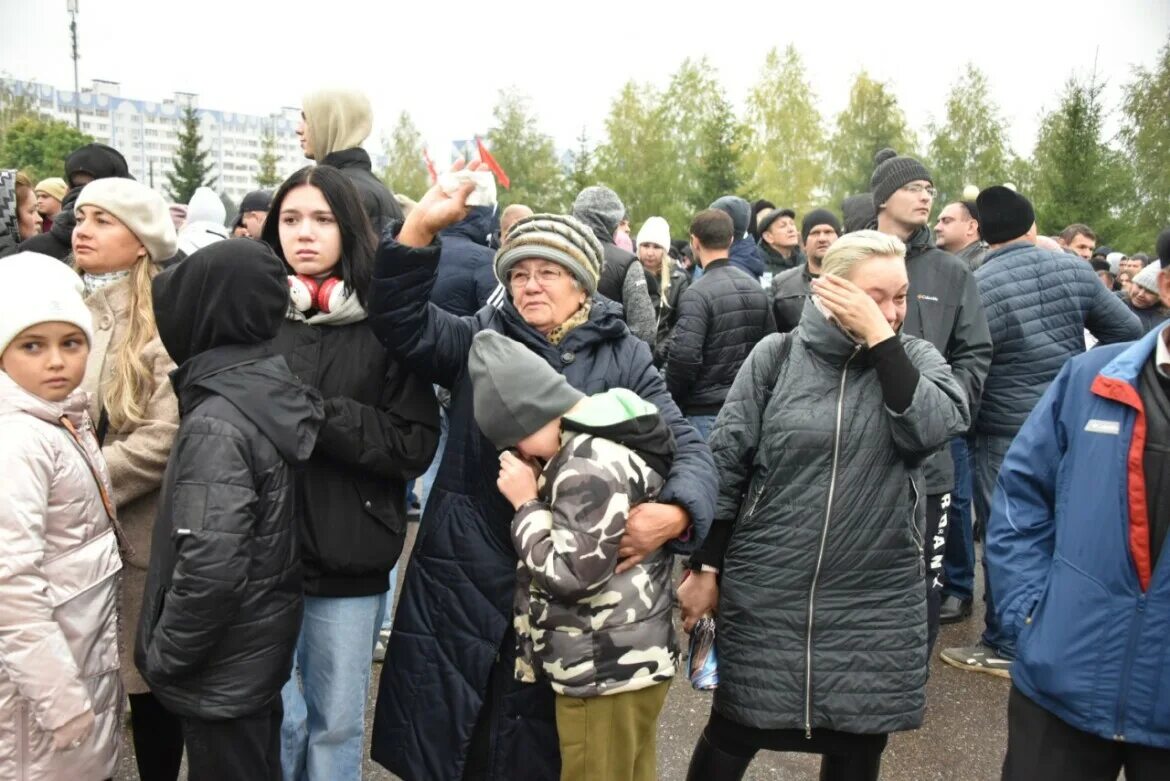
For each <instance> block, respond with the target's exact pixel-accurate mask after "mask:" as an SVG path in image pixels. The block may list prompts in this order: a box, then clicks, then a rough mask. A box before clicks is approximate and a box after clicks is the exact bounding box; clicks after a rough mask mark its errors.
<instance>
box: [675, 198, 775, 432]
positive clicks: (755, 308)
mask: <svg viewBox="0 0 1170 781" xmlns="http://www.w3.org/2000/svg"><path fill="white" fill-rule="evenodd" d="M745 222H746V217H745ZM734 234H735V228H734V225H733V223H732V221H731V217H729V216H728V215H727V213H726V212H724V211H722V210H720V209H706V210H704V211H701V212H699V213H698V214H697V215H695V219H694V220H693V221H692V222H691V230H690V235H691V251H692V252H694V254H695V257H696V258H697V259H698V261H699V263H700V264H701V265H702V266H703V276H701V277H699V279H697V280H695V281H694V282H693V283H691V286H690V287H689V288H687V289H686V290H685V291H684V292H683V294H682V296H681V297H680V298H679V302H678V320H677V322H676V323H675V326H674V334H673V336H672V337H671V344H670V353H669V355H668V356H667V359H666V367H665V369H663V372H662V376H663V379H665V380H666V387H667V389H668V390H669V391H670V395H671V396H673V397H674V400H675V402H676V403H677V404H678V406H679V409H681V410H682V413H683V414H684V415H686V416H687V419H688V420H690V421H691V424H692V425H694V427H695V428H696V429H698V430H699V433H700V434H701V435H702V436H703V439H706V438H707V437H708V435H709V434H710V433H711V426H712V425H714V423H715V416H716V415H718V414H719V410H720V409H721V408H722V407H723V400H724V399H725V398H727V392H728V391H729V390H731V383H732V381H734V380H735V375H736V373H738V372H739V367H740V366H741V365H742V364H743V362H744V361H745V360H747V357H748V354H749V353H750V352H751V351H752V348H753V347H755V346H756V343H757V342H759V341H760V340H761V339H763V338H764V337H765V336H767V335H768V334H770V333H772V332H774V331H775V330H776V323H775V321H773V320H772V309H771V307H770V306H769V305H768V295H767V294H766V293H765V292H764V291H763V289H762V288H761V287H760V283H759V282H758V281H756V280H755V279H753V278H752V277H751V275H749V274H747V273H746V272H744V271H742V270H741V269H739V268H736V267H735V266H732V265H731V261H730V260H729V259H728V251H729V249H730V248H731V245H732V239H733V237H734Z"/></svg>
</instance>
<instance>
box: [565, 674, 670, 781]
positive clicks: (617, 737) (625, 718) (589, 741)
mask: <svg viewBox="0 0 1170 781" xmlns="http://www.w3.org/2000/svg"><path fill="white" fill-rule="evenodd" d="M669 690H670V681H664V682H662V683H659V684H655V685H654V686H651V687H649V688H646V689H639V690H637V691H632V692H624V693H622V694H609V695H605V696H603V697H588V698H581V697H566V696H564V695H561V694H558V695H557V734H558V735H559V737H560V743H561V781H656V779H657V778H658V747H657V736H658V714H659V713H660V712H661V711H662V704H663V703H664V702H666V693H667V691H669Z"/></svg>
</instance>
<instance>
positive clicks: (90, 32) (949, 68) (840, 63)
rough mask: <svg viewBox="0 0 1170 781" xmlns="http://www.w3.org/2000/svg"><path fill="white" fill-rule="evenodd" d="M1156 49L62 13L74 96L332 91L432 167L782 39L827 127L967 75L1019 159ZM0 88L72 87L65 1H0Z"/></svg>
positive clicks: (1049, 2)
mask: <svg viewBox="0 0 1170 781" xmlns="http://www.w3.org/2000/svg"><path fill="white" fill-rule="evenodd" d="M440 9H441V10H440ZM721 14H724V15H726V17H725V18H722V17H721V16H720V15H721ZM1168 35H1170V0H1104V1H1102V0H1064V1H1061V0H1036V1H1033V0H979V1H978V2H946V1H945V0H944V2H920V1H919V0H904V1H901V2H899V0H887V2H879V1H877V0H867V1H866V2H864V3H860V2H850V3H842V2H832V1H831V0H828V1H824V2H806V3H795V4H789V3H742V2H741V3H738V4H737V3H726V2H694V1H693V0H675V2H671V3H661V2H637V1H636V0H625V1H624V2H611V0H595V1H594V2H581V1H580V0H578V1H577V2H573V3H565V2H529V1H528V0H511V1H510V2H509V1H508V0H503V1H500V0H497V2H492V3H474V4H473V3H466V2H462V0H446V1H445V2H401V1H399V2H350V1H348V0H333V2H325V3H306V4H301V3H290V2H261V1H259V0H251V2H249V0H243V1H241V0H233V1H232V2H228V1H227V0H199V1H198V2H194V3H182V4H178V3H171V2H144V1H141V0H139V1H134V0H80V15H79V38H80V48H81V66H80V68H81V84H82V86H83V87H84V86H88V85H89V83H90V80H91V79H94V78H99V79H106V80H110V81H117V82H120V83H121V85H122V95H123V96H124V97H130V98H139V99H145V100H161V99H163V98H166V97H169V96H171V94H172V93H173V92H174V91H176V90H179V91H184V92H194V93H197V94H198V95H199V96H200V105H201V106H202V107H204V108H211V109H222V110H229V111H244V112H248V113H256V114H265V113H268V112H270V111H273V110H276V109H277V108H279V107H280V106H286V105H287V106H297V105H299V104H300V99H301V96H302V95H303V94H304V93H305V91H306V90H307V89H308V88H312V87H316V86H324V85H328V84H331V83H334V84H336V83H341V84H345V85H348V86H352V87H357V88H360V89H364V90H365V91H366V92H368V94H369V95H370V98H371V100H372V102H373V105H374V111H375V125H376V129H375V135H377V134H378V133H380V132H382V131H388V130H389V128H390V127H391V125H392V123H393V121H394V119H395V118H396V117H397V114H398V112H399V111H401V110H403V109H405V110H407V111H409V112H410V114H411V115H412V117H413V118H414V120H415V122H416V124H417V125H418V126H419V127H420V129H421V130H422V132H423V135H424V137H425V138H426V139H427V141H428V142H429V144H430V146H431V148H432V153H433V156H434V157H435V158H436V160H439V161H445V160H446V159H447V151H446V150H447V148H448V146H449V142H450V141H451V140H453V139H457V138H468V137H470V136H472V135H473V134H475V133H484V132H486V131H487V130H488V128H489V127H490V126H491V109H492V106H493V105H494V103H495V100H496V96H497V90H499V89H500V88H504V87H509V86H515V87H517V88H519V89H520V90H521V91H523V92H524V93H526V94H528V95H529V96H530V97H531V98H532V105H533V107H534V108H535V110H536V112H537V114H538V116H539V120H540V125H541V127H542V129H543V130H544V131H545V132H547V133H550V134H551V135H552V136H553V137H554V138H555V140H556V143H557V146H558V148H559V149H565V148H571V147H573V146H574V145H575V143H574V139H575V138H576V136H577V135H578V134H579V133H580V131H581V127H582V125H584V126H586V127H587V128H588V132H589V134H590V136H591V138H592V139H593V140H594V142H596V141H597V140H598V139H599V138H600V136H601V134H602V131H603V124H602V123H603V121H604V118H605V115H606V114H607V112H608V111H609V106H610V102H611V101H612V100H613V98H614V96H616V95H617V93H618V91H619V90H620V88H621V86H622V85H623V84H624V83H625V82H626V81H627V80H629V79H634V80H637V81H638V82H650V83H652V84H655V85H658V86H660V87H661V86H665V84H666V82H667V80H668V79H669V76H670V74H671V73H672V72H673V71H675V70H676V69H677V67H678V65H679V63H680V62H681V61H682V59H683V58H684V57H686V56H692V57H699V56H702V55H706V56H707V57H708V58H709V60H710V61H711V63H712V65H713V66H715V67H716V68H717V69H718V72H719V75H720V78H721V81H722V83H723V84H724V86H725V87H726V89H727V92H728V95H729V97H730V98H731V99H732V100H733V101H734V102H735V103H736V105H737V106H740V107H741V106H742V105H743V101H744V98H745V96H746V93H747V91H748V89H749V87H750V86H751V84H752V83H753V82H754V81H755V80H756V76H757V74H758V72H759V68H760V66H761V64H762V62H763V60H764V56H765V54H766V53H767V51H768V49H769V48H771V47H773V46H777V47H781V48H782V47H784V46H785V45H787V44H788V43H795V44H796V46H797V48H798V49H799V51H800V53H801V55H802V56H803V58H804V61H805V64H806V66H807V69H808V74H809V77H810V79H811V81H812V84H813V89H814V91H815V92H816V95H817V98H818V103H819V105H820V108H821V110H822V112H823V114H824V117H825V122H826V125H828V124H829V123H830V122H831V120H832V117H833V116H834V115H835V113H836V112H837V111H839V110H840V109H841V108H843V107H844V105H845V103H846V101H847V99H848V90H849V86H850V84H851V83H852V80H853V77H854V76H855V74H856V73H857V72H858V71H859V70H860V69H862V68H864V69H866V70H867V71H869V73H870V74H871V75H872V76H874V77H876V78H879V79H882V80H886V81H888V82H890V83H891V84H892V85H893V87H894V91H895V93H896V94H897V96H898V98H899V100H900V101H901V104H902V107H903V108H904V109H905V111H906V114H907V116H908V117H909V120H910V123H911V127H913V128H915V129H916V130H917V131H918V132H919V133H920V136H921V135H923V131H924V129H925V127H926V123H927V122H928V121H929V120H930V119H931V118H934V117H939V116H940V114H941V112H942V105H943V101H944V99H945V95H946V92H947V89H948V86H949V85H950V84H951V83H952V82H953V81H954V80H955V78H956V77H957V75H958V74H959V72H960V71H961V69H962V67H963V64H964V63H965V62H967V61H972V62H974V63H975V64H976V65H978V66H979V67H980V68H982V69H983V71H984V72H985V73H986V74H987V75H988V77H989V79H990V82H991V86H992V89H993V93H994V95H995V98H996V100H997V101H998V103H999V106H1000V108H1001V111H1002V116H1003V117H1004V118H1005V119H1006V120H1007V122H1008V124H1009V129H1010V138H1011V141H1012V144H1013V146H1014V147H1015V149H1016V151H1017V152H1020V153H1024V154H1027V153H1030V152H1031V148H1032V144H1033V142H1034V140H1035V133H1036V127H1037V123H1038V117H1039V115H1040V112H1041V111H1042V110H1043V109H1045V108H1050V107H1052V106H1053V105H1055V103H1056V100H1057V95H1058V93H1059V90H1060V88H1061V86H1062V84H1063V83H1064V81H1065V80H1066V79H1067V78H1068V77H1069V76H1070V75H1072V74H1077V75H1080V76H1087V75H1088V74H1089V73H1091V72H1092V69H1093V67H1094V62H1096V68H1097V72H1098V74H1100V76H1101V77H1102V78H1103V79H1104V80H1105V81H1106V83H1107V85H1108V89H1107V93H1106V94H1107V97H1108V99H1109V100H1110V102H1111V103H1112V104H1114V105H1115V104H1116V99H1117V97H1118V95H1119V92H1120V86H1121V85H1122V84H1124V83H1125V82H1126V81H1128V80H1129V78H1130V75H1131V71H1132V68H1133V66H1135V65H1142V66H1146V67H1150V66H1151V65H1152V64H1153V63H1154V62H1155V61H1156V58H1157V54H1158V51H1159V49H1160V48H1161V47H1162V46H1164V45H1165V44H1166V42H1167V39H1168ZM0 73H3V74H6V75H10V76H15V77H17V78H21V79H34V80H38V81H43V82H47V83H50V84H53V85H55V86H57V87H60V88H68V89H71V88H72V84H73V65H72V60H71V59H70V51H69V29H68V14H67V13H66V0H35V1H34V0H0ZM1111 128H1112V129H1114V130H1115V129H1116V117H1115V118H1114V122H1113V124H1112V125H1111ZM367 145H368V146H377V141H376V138H375V139H372V140H371V142H370V143H368V144H367Z"/></svg>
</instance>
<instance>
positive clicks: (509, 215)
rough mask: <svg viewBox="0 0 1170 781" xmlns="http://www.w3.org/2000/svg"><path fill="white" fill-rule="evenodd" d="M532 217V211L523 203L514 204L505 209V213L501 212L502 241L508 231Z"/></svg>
mask: <svg viewBox="0 0 1170 781" xmlns="http://www.w3.org/2000/svg"><path fill="white" fill-rule="evenodd" d="M531 216H532V209H531V208H529V207H528V206H525V205H524V204H522V203H513V204H510V205H508V206H506V207H504V211H502V212H500V241H501V242H502V241H503V240H504V238H505V237H506V236H507V235H508V231H510V230H512V226H513V225H515V224H516V223H518V222H520V220H523V219H524V218H526V217H531Z"/></svg>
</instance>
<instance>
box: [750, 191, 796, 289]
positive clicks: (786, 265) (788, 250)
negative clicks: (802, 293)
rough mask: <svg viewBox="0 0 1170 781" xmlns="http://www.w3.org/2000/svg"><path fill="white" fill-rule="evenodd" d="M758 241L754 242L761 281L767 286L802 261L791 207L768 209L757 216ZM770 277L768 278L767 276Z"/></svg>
mask: <svg viewBox="0 0 1170 781" xmlns="http://www.w3.org/2000/svg"><path fill="white" fill-rule="evenodd" d="M757 226H758V230H759V232H760V240H759V242H758V243H757V244H756V249H757V250H758V252H759V255H760V260H762V261H764V282H765V283H766V286H768V287H770V286H771V284H772V282H773V281H775V279H776V277H777V276H778V275H779V274H781V273H783V272H785V271H788V270H789V269H794V268H796V267H797V266H799V265H800V264H802V263H804V253H803V252H801V251H800V234H799V233H798V232H797V230H796V212H794V211H793V210H792V209H769V210H768V211H766V212H762V213H761V214H760V215H759V218H758V222H757ZM769 275H770V276H771V279H768V276H769Z"/></svg>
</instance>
